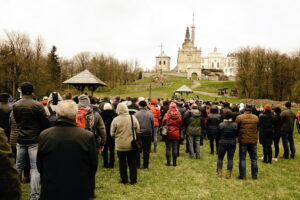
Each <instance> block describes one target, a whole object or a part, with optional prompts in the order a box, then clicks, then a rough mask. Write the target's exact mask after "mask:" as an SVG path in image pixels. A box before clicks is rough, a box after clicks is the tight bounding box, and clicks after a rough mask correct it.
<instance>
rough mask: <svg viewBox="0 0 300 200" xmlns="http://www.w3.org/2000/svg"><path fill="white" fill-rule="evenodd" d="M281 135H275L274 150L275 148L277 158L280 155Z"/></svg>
mask: <svg viewBox="0 0 300 200" xmlns="http://www.w3.org/2000/svg"><path fill="white" fill-rule="evenodd" d="M280 138H281V135H280V134H277V133H276V134H275V137H274V148H275V156H274V157H275V158H278V154H279V141H280Z"/></svg>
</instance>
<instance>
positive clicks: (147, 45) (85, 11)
mask: <svg viewBox="0 0 300 200" xmlns="http://www.w3.org/2000/svg"><path fill="white" fill-rule="evenodd" d="M0 3H1V4H0V29H1V32H2V33H1V37H2V38H3V31H2V30H8V31H12V30H13V31H20V32H25V33H28V34H29V35H30V36H31V37H32V38H35V37H36V36H42V38H43V39H44V41H45V43H46V45H47V47H48V49H47V50H48V51H49V49H50V47H51V46H52V45H56V46H57V48H58V54H59V56H61V57H65V58H71V57H72V56H74V55H75V54H77V53H79V52H82V51H91V52H102V53H105V54H110V55H113V56H115V57H117V58H119V59H123V60H131V59H137V60H138V61H139V62H140V63H141V65H142V67H143V68H152V67H153V66H154V65H155V56H157V55H158V54H159V53H160V47H159V45H160V43H163V44H164V45H165V52H166V53H167V54H168V55H169V56H171V67H172V68H173V67H175V66H176V62H177V51H178V48H179V47H181V45H182V43H183V40H184V36H185V29H186V26H187V25H191V24H192V16H193V13H195V26H196V41H195V44H196V46H198V47H199V48H201V49H202V54H203V55H204V56H206V55H207V53H209V52H211V51H212V50H213V48H214V47H215V46H216V47H217V48H218V50H219V51H220V52H222V53H224V54H226V53H228V52H233V51H234V50H236V49H238V48H239V47H240V46H245V45H250V46H256V45H260V46H263V47H271V48H275V49H278V50H280V51H283V52H292V51H295V50H297V49H299V48H300V26H299V24H300V23H299V20H300V11H299V8H300V1H299V0H251V1H249V0H210V1H207V0H0Z"/></svg>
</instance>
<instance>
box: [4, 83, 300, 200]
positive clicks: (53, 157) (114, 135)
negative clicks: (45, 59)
mask: <svg viewBox="0 0 300 200" xmlns="http://www.w3.org/2000/svg"><path fill="white" fill-rule="evenodd" d="M20 92H21V98H20V99H18V100H16V101H15V102H13V101H12V100H11V96H10V95H9V94H6V93H2V94H0V127H1V129H0V159H1V160H0V170H1V173H0V190H1V191H2V192H1V195H2V194H3V197H4V199H10V200H14V199H20V195H21V186H20V183H21V181H23V182H30V198H31V199H32V200H36V199H41V200H46V199H55V200H59V199H78V200H85V199H86V200H87V199H93V198H95V185H96V181H95V175H96V172H97V169H98V157H99V156H98V154H99V153H100V154H101V155H102V159H103V168H108V169H112V168H114V167H115V151H116V154H117V156H118V162H119V173H120V183H122V184H128V183H130V184H136V183H137V177H138V176H137V173H138V169H149V168H150V166H151V165H150V163H151V162H150V154H151V152H153V153H156V152H157V151H158V148H157V147H158V145H161V143H160V144H159V138H162V140H163V141H164V143H165V155H166V163H165V165H166V166H167V167H170V166H174V167H176V166H177V165H178V164H179V163H178V162H177V158H178V157H179V155H180V154H179V152H180V146H182V145H183V144H184V141H185V144H186V149H185V150H186V152H187V153H188V156H189V158H191V159H200V158H201V157H202V156H201V153H200V152H201V151H200V149H201V148H202V147H201V146H203V144H204V143H203V140H204V139H208V140H209V148H210V153H211V154H212V155H213V154H216V155H217V160H216V174H217V176H218V177H222V173H223V170H222V169H223V159H224V157H225V155H226V154H227V172H226V175H225V177H226V178H228V179H229V178H231V176H232V169H233V158H234V155H235V150H236V145H237V144H239V176H238V178H239V179H246V154H247V152H248V154H249V156H250V159H251V175H252V179H257V178H258V162H257V143H258V142H259V143H260V144H261V145H262V147H263V158H262V159H263V163H266V164H271V163H272V161H278V156H279V141H280V138H281V139H282V144H283V150H284V152H283V158H284V159H294V158H295V144H294V135H293V132H294V123H295V121H296V122H297V128H298V133H300V112H299V113H298V114H297V115H295V114H294V113H293V111H292V110H291V103H290V102H287V103H285V109H284V110H281V108H280V107H275V108H273V107H272V106H271V105H264V107H261V108H259V109H257V108H256V106H254V105H251V104H246V105H245V104H243V103H241V104H230V103H228V102H222V101H219V102H217V101H202V100H199V99H189V100H185V99H177V100H174V99H173V100H170V99H145V98H143V97H139V98H132V97H128V98H126V99H121V98H120V97H116V98H114V99H110V98H109V97H104V98H103V99H97V98H95V97H89V96H88V95H87V94H82V95H80V96H76V97H73V96H72V94H70V93H68V94H65V95H63V96H61V95H60V94H59V93H58V92H52V93H51V94H50V95H49V97H46V96H45V97H44V98H43V99H42V100H41V101H39V100H37V99H35V97H34V88H33V85H32V84H31V83H29V82H24V83H23V84H22V85H21V86H20ZM160 136H161V137H160ZM152 143H153V145H152ZM273 144H274V148H275V154H274V156H273V150H272V145H273ZM152 146H153V148H152ZM128 168H129V176H128ZM29 172H30V173H29ZM40 185H41V189H40V190H39V186H40Z"/></svg>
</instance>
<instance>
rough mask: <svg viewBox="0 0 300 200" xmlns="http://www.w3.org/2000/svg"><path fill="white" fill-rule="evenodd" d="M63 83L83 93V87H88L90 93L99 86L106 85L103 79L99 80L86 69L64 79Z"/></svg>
mask: <svg viewBox="0 0 300 200" xmlns="http://www.w3.org/2000/svg"><path fill="white" fill-rule="evenodd" d="M63 83H64V84H68V85H72V86H74V87H75V88H76V89H77V90H78V91H80V92H81V93H84V89H85V88H88V90H89V91H90V92H91V93H92V95H93V94H94V92H95V90H96V89H97V88H98V87H99V86H102V87H103V86H107V85H106V84H105V83H104V82H103V81H101V80H100V79H99V78H97V77H96V76H95V75H94V74H92V73H91V72H90V71H89V70H87V69H86V70H84V71H82V72H80V73H79V74H77V75H75V76H73V77H72V78H70V79H68V80H66V81H64V82H63Z"/></svg>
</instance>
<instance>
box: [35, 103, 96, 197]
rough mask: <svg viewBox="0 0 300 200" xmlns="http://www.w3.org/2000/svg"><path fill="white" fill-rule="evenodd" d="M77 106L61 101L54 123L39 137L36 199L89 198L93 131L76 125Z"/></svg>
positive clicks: (92, 165)
mask: <svg viewBox="0 0 300 200" xmlns="http://www.w3.org/2000/svg"><path fill="white" fill-rule="evenodd" d="M77 111H78V106H77V105H76V103H75V102H74V101H72V100H65V101H61V102H60V103H59V104H58V106H57V109H56V113H57V116H58V120H57V122H56V124H55V126H54V127H52V128H49V129H47V130H45V131H43V132H42V133H41V135H40V137H39V148H38V153H37V167H38V170H39V172H40V174H41V197H40V200H48V199H49V200H54V199H55V200H65V199H72V200H89V199H90V197H91V192H92V185H91V182H92V180H93V179H94V177H95V175H96V171H97V167H98V159H97V146H96V141H95V138H94V134H93V133H92V132H90V131H88V130H86V129H82V128H79V127H77V126H76V121H75V119H76V114H77Z"/></svg>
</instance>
